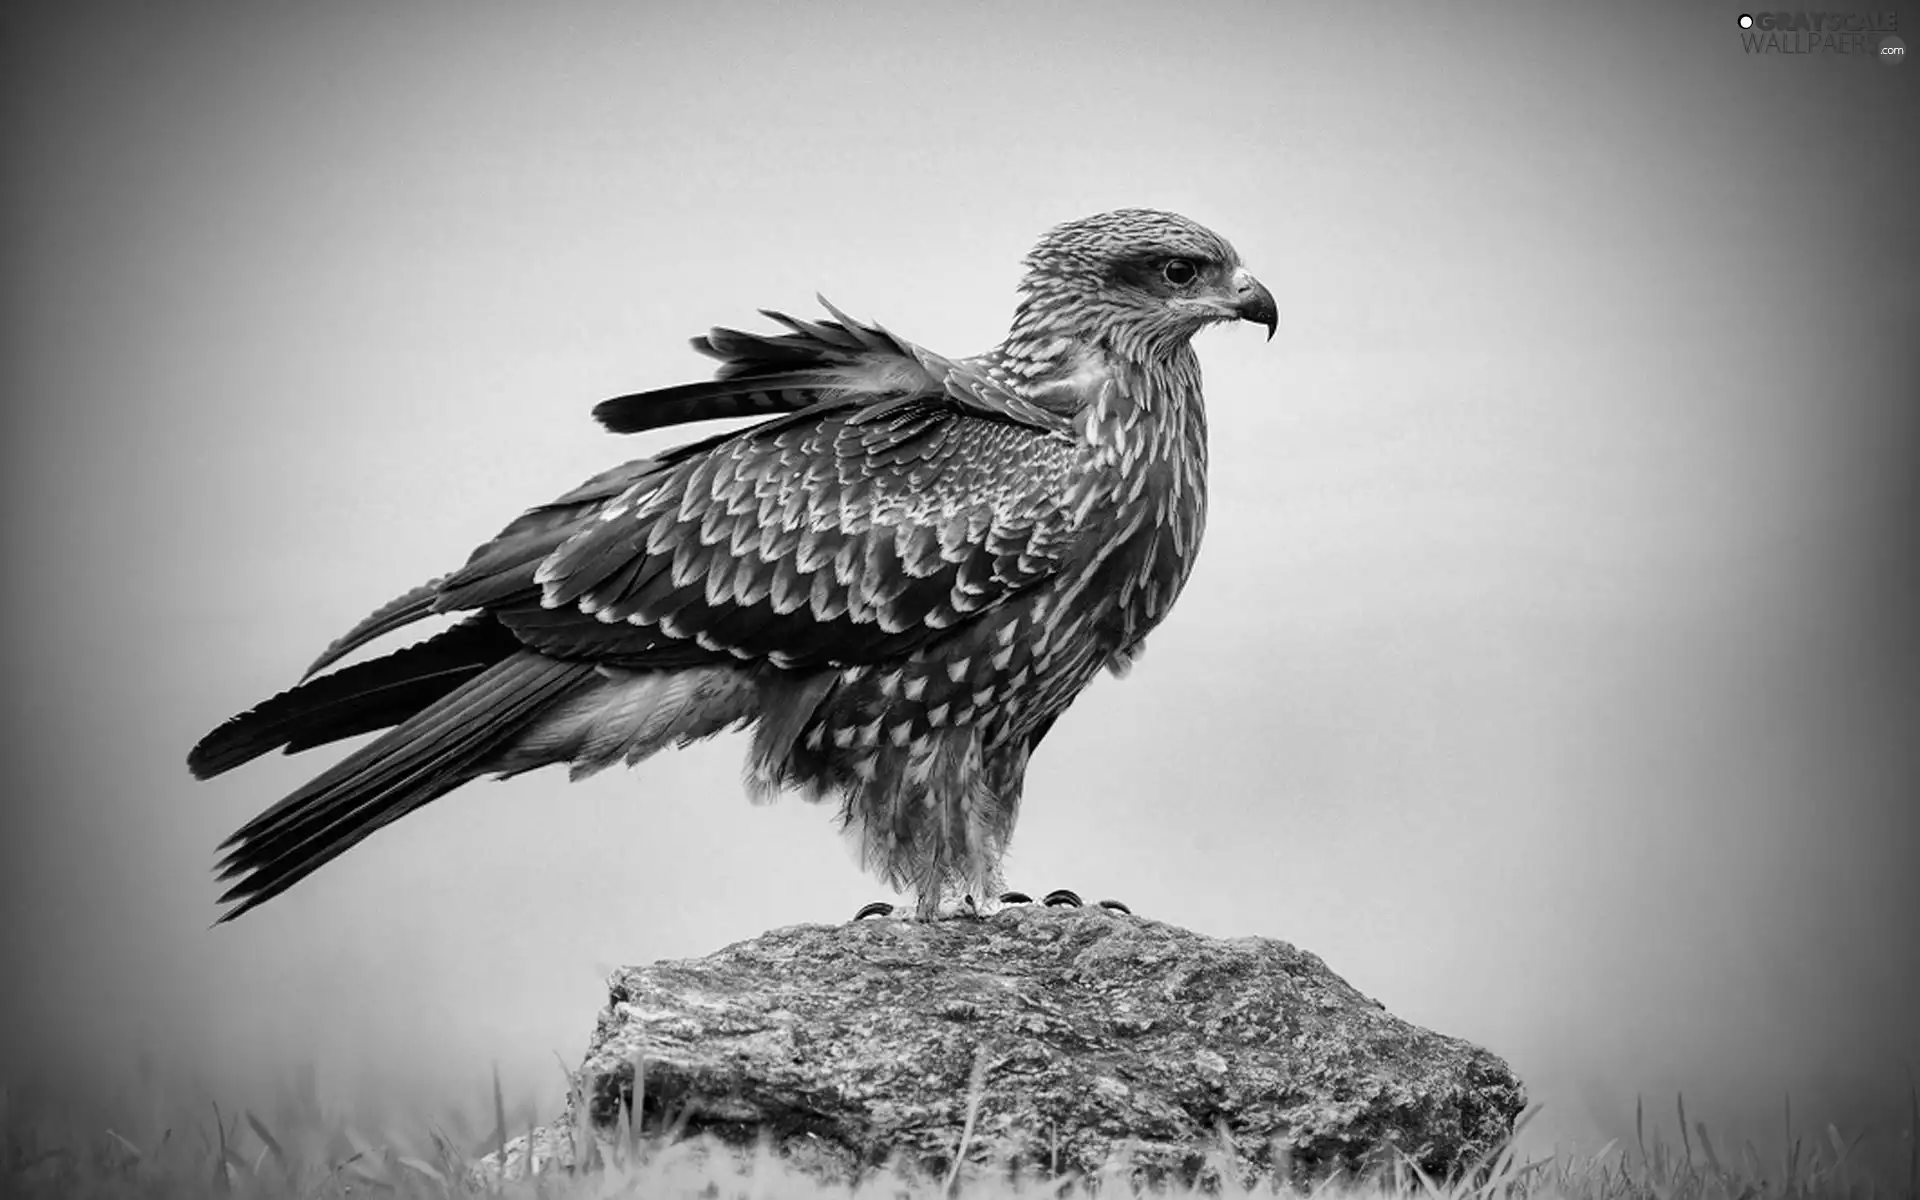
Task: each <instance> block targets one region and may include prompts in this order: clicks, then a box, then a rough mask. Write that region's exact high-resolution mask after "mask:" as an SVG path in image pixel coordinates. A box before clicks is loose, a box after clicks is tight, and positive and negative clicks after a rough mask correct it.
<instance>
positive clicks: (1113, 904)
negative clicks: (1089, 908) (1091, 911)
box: [1100, 900, 1133, 916]
mask: <svg viewBox="0 0 1920 1200" xmlns="http://www.w3.org/2000/svg"><path fill="white" fill-rule="evenodd" d="M1100 907H1101V908H1110V909H1112V910H1113V911H1114V912H1117V913H1126V914H1127V915H1128V916H1132V915H1133V910H1132V909H1130V908H1128V907H1127V906H1126V905H1124V904H1122V903H1120V902H1119V901H1118V900H1102V901H1101V902H1100Z"/></svg>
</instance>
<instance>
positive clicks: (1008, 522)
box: [187, 209, 1278, 921]
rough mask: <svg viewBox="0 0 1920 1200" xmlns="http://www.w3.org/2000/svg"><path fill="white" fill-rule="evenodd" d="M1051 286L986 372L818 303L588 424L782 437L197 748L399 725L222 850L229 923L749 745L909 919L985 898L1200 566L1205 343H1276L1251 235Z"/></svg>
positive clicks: (301, 744) (1078, 236) (763, 776)
mask: <svg viewBox="0 0 1920 1200" xmlns="http://www.w3.org/2000/svg"><path fill="white" fill-rule="evenodd" d="M1026 268H1027V269H1026V275H1025V278H1024V279H1023V281H1022V283H1021V286H1020V293H1021V298H1020V300H1019V303H1018V305H1017V307H1016V309H1015V312H1014V317H1013V324H1012V328H1011V330H1010V331H1009V332H1008V334H1007V338H1006V340H1005V341H1004V342H1002V343H1001V344H1000V346H999V347H998V348H997V349H994V350H991V351H988V352H987V353H985V354H981V355H978V356H976V357H972V358H944V357H942V356H940V355H938V354H935V353H933V352H932V351H930V350H926V349H923V348H921V347H920V346H916V345H914V344H913V343H911V342H908V341H906V340H904V339H902V338H899V337H897V336H895V335H894V334H892V333H890V332H888V331H887V330H885V329H883V328H881V327H880V326H878V325H870V324H865V323H862V322H860V321H856V320H854V319H852V318H850V317H848V316H847V315H846V314H844V313H842V312H840V311H839V310H838V309H836V308H834V307H833V306H832V305H830V304H827V303H826V301H825V300H824V299H822V300H821V304H822V305H823V306H824V307H825V308H826V310H827V313H828V314H829V316H830V319H822V320H814V321H806V320H800V319H797V318H794V317H789V316H786V315H784V314H781V313H777V312H771V311H767V312H765V313H764V315H765V316H766V317H767V318H768V319H769V320H771V321H773V322H775V323H777V324H778V325H779V326H781V327H782V329H783V330H784V332H780V333H773V334H757V333H743V332H740V331H738V330H733V329H715V330H713V331H712V332H710V333H708V334H707V335H706V336H705V337H701V338H695V339H694V341H693V345H694V348H695V349H697V350H699V351H700V352H701V353H703V354H706V355H708V356H710V357H712V358H714V359H716V360H718V362H719V367H718V369H717V370H716V371H715V373H714V378H713V379H712V380H711V381H709V382H703V383H690V384H685V385H682V386H678V387H670V388H663V389H660V390H656V391H649V392H640V393H637V394H634V395H629V396H621V397H619V398H617V399H613V400H608V401H606V402H605V403H603V404H601V405H599V406H598V407H597V408H595V409H594V415H595V416H596V417H597V418H598V419H599V421H600V423H601V424H602V425H604V426H605V427H606V428H608V429H609V430H611V431H613V432H615V433H633V432H637V431H641V430H646V429H654V428H659V427H662V426H669V425H679V424H684V423H688V422H695V421H707V420H713V419H718V418H726V417H748V416H752V417H759V418H763V419H761V420H759V421H758V422H757V423H755V424H752V425H749V426H747V427H745V428H741V429H738V430H736V431H735V432H730V433H725V434H722V435H720V436H717V437H711V438H708V439H707V440H705V441H699V442H694V443H692V444H690V445H686V446H681V447H679V448H677V449H673V450H669V451H667V452H665V453H662V454H660V455H658V456H656V457H652V458H643V459H637V460H635V461H633V462H629V463H626V464H624V465H622V466H618V467H614V468H613V469H611V470H609V471H606V472H604V473H603V474H600V475H598V476H595V477H594V478H592V479H590V480H588V481H587V482H585V483H584V484H582V485H580V486H579V487H577V488H575V489H573V490H572V491H570V492H568V493H567V494H565V495H563V496H561V497H560V498H559V499H557V500H553V501H551V502H550V503H547V504H543V505H540V506H539V507H536V508H533V509H530V510H528V511H527V512H526V513H524V514H523V515H522V516H520V517H519V518H518V519H516V520H515V521H513V522H512V523H511V524H509V525H508V526H507V527H506V528H505V529H503V530H501V532H500V534H499V536H497V537H495V538H494V539H493V540H491V541H489V542H487V543H486V544H485V545H483V546H481V547H480V548H479V549H477V550H475V551H474V552H473V554H472V555H471V556H470V557H469V558H468V559H467V561H466V564H465V565H464V566H462V567H460V568H459V569H458V570H456V571H453V572H452V573H450V574H446V575H443V576H441V577H439V578H437V579H434V580H432V581H431V582H428V583H426V584H423V585H421V586H420V587H417V588H415V589H413V590H412V591H409V592H407V593H406V594H404V595H402V596H399V597H397V598H396V599H394V600H392V601H390V602H389V603H387V604H386V605H384V606H383V607H381V608H380V609H378V610H377V611H375V612H374V613H373V614H371V615H370V616H368V617H367V618H366V619H365V620H364V621H362V622H361V623H360V624H359V625H358V626H356V627H355V628H353V629H352V630H351V631H349V632H348V633H347V634H345V635H344V636H343V637H341V638H340V639H339V640H338V641H336V642H335V643H334V644H333V645H331V646H329V647H328V648H327V649H326V651H325V652H324V653H323V654H322V655H321V656H320V658H319V661H317V662H315V663H314V664H313V666H312V667H311V668H309V670H308V672H307V675H306V677H305V678H304V679H303V680H302V681H301V682H300V683H299V684H298V685H297V686H295V687H293V688H292V689H290V690H288V691H285V692H282V693H281V694H280V695H278V696H275V697H273V698H272V699H270V700H267V701H265V702H263V703H261V704H260V705H259V706H257V707H255V708H253V709H251V710H250V711H248V712H245V713H242V714H240V715H239V716H236V717H234V718H232V719H231V720H229V721H227V722H226V723H225V724H223V725H221V726H220V727H219V728H217V729H215V730H214V731H213V732H212V733H209V734H208V735H207V736H206V737H205V738H204V739H203V740H202V741H201V742H200V743H199V744H198V745H197V746H195V747H194V748H193V750H192V752H191V754H190V755H189V756H188V760H187V761H188V766H189V767H190V768H191V770H192V771H193V773H194V774H195V775H196V776H198V777H200V778H202V779H205V778H208V777H211V776H214V775H218V774H220V773H222V772H224V771H228V770H231V769H232V768H234V767H237V766H239V765H241V764H242V763H245V762H247V761H249V760H251V759H253V758H255V757H257V756H259V755H261V754H264V753H266V752H268V751H270V750H275V749H283V750H285V751H287V752H289V753H291V752H294V751H298V750H306V749H309V748H311V747H314V746H319V745H324V744H326V743H330V742H334V741H338V740H340V739H343V738H348V737H352V736H355V735H358V734H365V733H371V732H375V731H380V730H384V731H385V732H384V733H382V734H381V735H380V736H379V737H378V738H375V739H374V740H372V741H371V742H368V743H367V744H365V745H363V746H361V747H360V748H359V749H357V750H355V751H354V752H353V753H351V754H349V755H347V756H346V757H345V758H344V759H342V760H340V761H339V762H338V763H336V764H334V765H333V766H332V767H330V768H328V769H327V770H325V771H323V772H321V773H320V774H319V775H318V776H317V777H315V778H314V779H313V780H312V781H311V782H309V783H307V784H306V785H305V786H303V787H301V788H299V789H298V790H296V791H294V792H293V793H292V794H291V795H289V796H287V797H286V798H285V799H283V800H281V801H280V802H279V803H277V804H275V805H274V806H273V807H271V808H269V809H267V810H266V811H265V812H263V813H261V814H260V815H259V816H257V817H255V818H254V819H253V820H251V821H248V822H247V823H246V824H245V825H243V826H242V827H241V828H240V829H239V830H238V831H237V832H235V833H234V834H233V836H232V837H230V838H228V839H227V841H226V842H225V843H223V845H222V847H221V849H222V850H224V851H226V854H225V857H224V858H223V859H222V861H221V863H220V867H221V869H222V875H221V878H222V879H227V880H233V883H232V886H231V887H230V889H229V890H228V891H227V892H226V894H225V895H224V896H223V897H222V900H223V902H227V903H231V904H232V907H231V908H230V909H228V910H227V911H226V912H225V914H224V915H223V916H222V917H221V920H223V921H226V920H232V919H233V918H235V917H237V916H239V915H240V914H241V913H244V912H246V911H248V910H249V909H252V908H254V907H255V906H257V905H260V904H262V903H265V902H266V901H267V900H270V899H272V898H273V897H275V896H277V895H279V894H280V893H282V892H284V891H285V890H286V889H287V888H289V887H291V886H293V885H294V884H295V883H297V882H299V881H300V880H302V879H304V878H306V877H307V876H308V875H309V874H311V873H312V872H314V871H315V870H317V869H319V868H320V867H321V866H322V865H324V864H325V863H327V862H328V861H330V860H332V859H333V858H334V857H335V856H337V855H339V854H341V853H342V852H344V851H345V850H347V849H348V848H349V847H351V846H352V845H354V843H356V842H358V841H360V839H362V838H364V837H366V836H367V835H368V834H370V833H372V832H373V831H374V830H376V829H378V828H380V827H381V826H382V825H385V824H387V823H388V822H390V821H394V820H397V819H398V818H400V817H402V816H405V815H406V814H407V813H410V812H412V811H413V810H415V809H417V808H419V807H421V806H422V805H424V804H427V803H428V802H429V801H432V800H434V799H436V798H437V797H439V796H442V795H445V794H446V793H447V792H449V791H452V790H453V789H454V788H457V787H459V786H460V785H461V784H464V783H466V782H467V781H469V780H472V779H476V778H479V777H481V776H484V775H495V776H502V777H504V776H510V775H516V774H518V773H520V772H522V771H530V770H533V769H534V768H536V767H543V766H548V765H551V764H559V763H565V764H567V765H568V767H569V769H570V772H571V774H572V776H573V777H574V778H576V779H577V778H580V777H581V776H584V775H589V774H592V773H593V772H595V771H599V770H601V769H602V768H605V767H608V766H611V765H612V764H614V763H616V762H625V763H629V764H631V763H636V762H639V761H640V760H641V759H644V758H646V757H647V756H649V755H651V754H653V753H654V752H656V751H658V750H660V749H662V748H664V747H666V746H669V745H685V744H687V743H689V742H693V741H696V740H698V739H701V738H705V737H709V736H711V735H713V734H715V733H718V732H720V731H721V730H724V729H730V728H736V727H743V728H746V729H748V730H750V731H751V734H752V741H751V744H750V747H749V749H748V751H747V766H746V776H747V781H748V787H749V789H750V790H751V791H753V792H755V793H759V794H771V793H774V792H778V791H783V790H795V791H798V792H800V793H801V794H803V795H805V796H806V797H807V798H809V799H813V800H824V799H827V798H833V799H835V800H837V801H838V804H839V811H840V818H841V821H842V822H843V823H844V825H845V826H846V827H847V828H848V829H849V830H850V831H851V832H852V833H853V834H854V836H855V837H856V838H857V839H858V843H859V846H860V848H861V853H862V863H863V865H865V866H866V867H867V868H868V869H870V870H873V871H875V872H877V873H878V874H879V875H880V876H881V877H883V878H884V879H885V880H886V882H888V883H889V884H891V885H893V886H894V887H896V888H898V889H899V890H901V891H906V892H911V893H913V894H914V895H915V897H916V899H917V912H918V913H919V914H920V915H922V916H929V915H932V914H933V913H935V912H937V911H938V909H939V907H940V905H941V903H942V901H943V900H945V899H952V898H954V897H955V896H957V895H958V894H959V893H960V892H961V891H963V890H964V891H966V892H969V893H970V894H973V895H980V896H987V895H992V894H994V893H995V891H996V890H997V888H998V885H999V879H998V873H999V872H998V864H999V861H1000V858H1001V855H1002V852H1003V851H1004V849H1005V847H1006V844H1007V840H1008V837H1009V836H1010V835H1011V833H1012V830H1013V825H1014V819H1015V816H1016V813H1017V811H1018V808H1019V804H1020V794H1021V787H1022V783H1023V780H1024V777H1025V774H1026V768H1027V761H1028V757H1029V756H1030V755H1031V754H1032V753H1033V751H1034V748H1035V747H1036V746H1038V745H1039V744H1040V741H1041V739H1042V738H1044V737H1045V736H1046V734H1047V731H1048V729H1050V728H1052V726H1053V723H1054V721H1055V720H1056V719H1058V717H1059V716H1060V714H1061V713H1062V712H1063V711H1065V709H1066V707H1067V706H1068V705H1069V704H1071V703H1072V702H1073V699H1074V697H1075V696H1077V695H1079V693H1080V692H1081V690H1082V689H1083V688H1085V687H1086V686H1087V684H1088V683H1089V682H1091V681H1092V680H1093V678H1094V677H1095V675H1097V674H1098V673H1099V672H1100V671H1101V670H1102V669H1108V670H1112V671H1114V672H1115V673H1116V674H1117V673H1120V672H1123V671H1124V670H1125V668H1126V666H1127V665H1128V663H1129V662H1130V661H1131V660H1132V658H1133V657H1134V656H1135V655H1136V654H1138V653H1139V651H1140V647H1141V642H1142V639H1144V638H1145V637H1146V635H1147V634H1148V632H1149V631H1151V630H1152V629H1153V628H1154V627H1155V626H1156V625H1158V624H1159V623H1160V621H1161V620H1163V619H1164V618H1165V617H1166V615H1167V612H1168V610H1169V609H1170V608H1171V607H1172V606H1173V602H1174V600H1175V598H1176V597H1178V595H1179V594H1180V590H1181V587H1182V586H1183V585H1184V584H1185V582H1186V580H1187V576H1188V573H1189V572H1190V570H1191V569H1192V567H1193V563H1194V558H1195V555H1196V554H1197V552H1198V551H1199V548H1200V536H1201V531H1202V528H1203V526H1204V524H1205V519H1206V484H1207V426H1206V413H1205V410H1204V407H1203V405H1202V403H1201V397H1200V367H1199V363H1198V361H1197V360H1196V358H1195V357H1194V352H1193V347H1192V338H1193V335H1194V334H1195V333H1197V332H1198V331H1199V330H1200V329H1202V328H1204V327H1205V326H1207V325H1210V324H1213V323H1214V322H1218V321H1229V320H1248V321H1254V322H1256V323H1259V324H1262V325H1265V326H1266V327H1267V336H1268V338H1269V339H1271V338H1272V336H1273V331H1274V329H1275V327H1276V325H1277V324H1278V316H1277V314H1276V310H1275V307H1274V300H1273V296H1272V294H1271V293H1270V292H1269V291H1268V290H1267V289H1266V288H1265V287H1263V286H1262V285H1261V284H1260V283H1259V281H1258V280H1256V279H1254V277H1253V276H1252V275H1250V274H1248V273H1247V271H1246V270H1244V269H1243V268H1242V267H1241V265H1240V260H1239V257H1238V256H1237V255H1236V254H1235V253H1234V250H1233V248H1232V247H1231V246H1230V245H1228V244H1227V242H1226V241H1225V240H1224V239H1222V238H1220V237H1219V236H1218V235H1216V234H1214V233H1212V232H1211V231H1209V230H1207V229H1205V228H1203V227H1202V226H1200V225H1198V224H1196V223H1195V222H1193V221H1190V220H1188V219H1187V218H1185V217H1182V216H1179V215H1176V214H1174V213H1167V212H1156V211H1151V210H1146V209H1125V210H1121V211H1117V212H1109V213H1102V214H1100V215H1097V216H1092V217H1087V218H1085V219H1082V220H1077V221H1072V222H1069V223H1067V224H1064V225H1061V226H1059V227H1058V228H1056V229H1054V230H1052V231H1051V232H1050V233H1048V234H1047V235H1046V236H1045V237H1044V238H1042V239H1041V241H1040V243H1039V245H1037V246H1036V247H1035V248H1034V250H1033V252H1032V253H1031V254H1029V255H1028V256H1027V259H1026ZM452 613H464V614H468V615H467V616H466V617H465V619H464V620H462V621H461V622H460V623H458V624H456V625H454V626H452V627H451V628H449V629H447V630H446V631H445V632H442V633H440V634H438V635H436V636H433V637H429V638H427V639H425V640H423V641H420V642H417V643H416V644H413V645H410V646H407V647H405V648H403V649H399V650H395V651H394V652H392V653H390V654H387V655H385V656H384V657H381V658H376V659H372V660H368V661H362V662H358V663H355V664H353V665H348V666H344V667H336V664H337V663H338V662H339V661H340V660H341V659H342V658H344V657H345V656H347V655H348V654H350V653H352V652H353V651H356V650H358V649H360V648H361V647H363V646H365V645H366V644H367V643H369V642H372V641H373V640H375V639H376V638H379V637H382V636H384V635H386V634H389V633H392V632H393V631H395V630H397V629H400V628H401V627H403V626H405V625H407V624H409V623H411V622H413V621H416V620H418V619H420V618H423V617H427V616H430V615H434V614H452ZM330 668H333V669H331V670H329V669H330ZM321 672H326V673H324V674H323V673H321ZM236 877H237V878H236Z"/></svg>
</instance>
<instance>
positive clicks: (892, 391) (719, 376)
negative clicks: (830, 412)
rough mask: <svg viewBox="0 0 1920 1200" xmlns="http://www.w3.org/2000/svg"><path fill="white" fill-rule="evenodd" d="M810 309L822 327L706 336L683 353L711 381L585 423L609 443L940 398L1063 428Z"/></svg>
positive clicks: (963, 369) (997, 390)
mask: <svg viewBox="0 0 1920 1200" xmlns="http://www.w3.org/2000/svg"><path fill="white" fill-rule="evenodd" d="M818 299H819V301H820V304H821V306H822V307H824V308H825V309H826V310H827V311H828V312H829V313H831V314H832V315H833V319H832V320H828V321H803V320H800V319H799V318H796V317H790V316H788V315H787V314H785V313H782V312H775V311H773V310H772V309H764V308H763V309H761V310H760V312H761V314H762V315H763V316H765V317H767V318H768V319H769V320H772V321H777V322H779V323H780V324H781V325H784V326H786V328H787V330H788V332H786V333H784V334H762V333H746V332H742V331H741V330H738V329H726V328H718V327H716V328H714V329H711V330H709V331H708V332H707V333H706V334H705V335H704V336H701V337H696V338H694V339H693V340H692V345H693V348H694V349H695V350H698V351H699V352H700V353H702V354H704V355H706V356H707V357H709V358H714V359H718V360H719V362H720V365H719V367H717V368H715V370H714V378H713V379H711V380H709V381H707V382H704V383H689V384H683V385H681V386H679V387H671V388H658V389H655V390H653V391H647V392H636V393H634V394H633V395H630V396H616V397H614V398H613V399H611V400H606V401H602V402H601V403H600V404H599V405H597V406H595V408H594V410H593V415H594V417H595V418H597V419H598V420H599V421H600V423H601V424H602V425H604V426H606V427H607V428H608V429H609V430H611V431H612V432H614V433H639V432H641V431H643V430H648V429H659V428H663V427H665V426H669V425H681V424H686V423H689V422H693V421H714V420H721V419H724V418H728V417H765V416H769V415H772V414H776V413H793V412H804V411H806V410H808V409H811V408H814V407H816V406H819V405H823V404H826V405H832V404H837V403H841V402H848V401H851V402H853V403H856V404H862V403H868V402H872V401H876V400H885V399H893V400H896V401H906V400H911V399H915V398H919V397H928V396H941V395H944V396H947V397H949V398H950V399H952V400H953V401H954V402H956V403H958V404H962V405H967V406H972V407H978V408H982V409H988V410H993V411H998V412H1003V413H1005V414H1007V415H1008V416H1010V417H1012V418H1013V419H1015V420H1019V421H1022V422H1024V423H1028V424H1033V425H1036V426H1041V427H1051V428H1064V422H1063V421H1062V420H1061V419H1060V418H1059V416H1058V415H1057V414H1055V413H1052V412H1049V411H1048V410H1047V409H1045V408H1043V407H1041V406H1039V405H1035V404H1033V403H1032V402H1030V401H1028V400H1026V399H1024V398H1023V397H1021V396H1019V395H1017V394H1016V393H1014V392H1011V391H1008V390H1006V389H1004V388H1002V387H1000V386H999V385H998V384H996V383H993V382H992V381H990V380H989V379H987V378H986V376H984V375H983V374H981V373H979V372H977V371H975V370H974V369H972V367H971V366H970V365H969V364H967V363H965V362H964V361H956V360H953V359H948V358H945V357H942V356H941V355H938V354H934V353H933V352H932V351H929V350H926V349H924V348H923V347H920V346H916V345H914V344H913V343H912V342H909V341H906V340H905V339H903V338H899V337H896V336H894V335H893V334H891V333H889V332H888V331H887V330H885V329H883V328H882V327H880V326H878V325H869V324H864V323H862V322H860V321H856V320H854V319H853V318H852V317H849V316H848V315H847V314H845V313H843V312H841V311H840V310H839V309H837V308H835V307H834V306H833V305H832V304H830V303H828V302H827V299H826V297H824V296H821V297H818Z"/></svg>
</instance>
